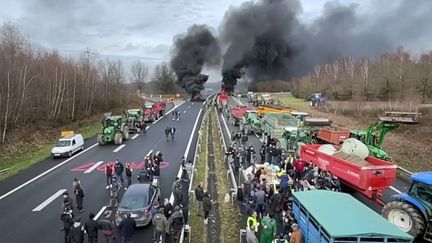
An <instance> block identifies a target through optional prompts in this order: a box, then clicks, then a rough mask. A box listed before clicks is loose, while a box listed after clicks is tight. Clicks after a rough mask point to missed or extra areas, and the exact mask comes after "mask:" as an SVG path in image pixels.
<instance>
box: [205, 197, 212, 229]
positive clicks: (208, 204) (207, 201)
mask: <svg viewBox="0 0 432 243" xmlns="http://www.w3.org/2000/svg"><path fill="white" fill-rule="evenodd" d="M211 208H212V203H211V199H210V195H209V193H208V192H204V195H203V210H204V224H207V223H208V216H209V214H210V210H211Z"/></svg>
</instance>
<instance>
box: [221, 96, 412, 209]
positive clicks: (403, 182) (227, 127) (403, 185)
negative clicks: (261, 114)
mask: <svg viewBox="0 0 432 243" xmlns="http://www.w3.org/2000/svg"><path fill="white" fill-rule="evenodd" d="M229 105H232V106H236V105H247V106H252V104H251V103H248V102H247V99H245V98H234V97H230V100H229ZM218 117H219V121H220V122H221V127H222V130H223V133H224V137H225V141H226V143H227V146H229V144H230V143H231V141H230V134H231V133H232V132H233V131H238V130H239V127H238V126H232V125H231V124H230V123H229V122H228V120H227V119H226V117H224V118H222V115H221V114H220V113H219V116H218ZM227 131H229V132H227ZM249 144H252V145H253V146H254V149H255V151H256V153H257V158H258V160H260V156H259V151H260V148H261V145H262V142H261V141H260V138H258V137H257V136H256V135H255V134H253V135H249V138H248V146H249ZM237 181H238V180H237ZM408 189H409V181H408V180H407V179H406V178H402V177H398V178H397V179H396V181H395V183H394V184H393V186H392V187H391V188H389V189H387V190H385V191H384V195H383V201H384V202H389V201H391V200H392V195H395V194H398V193H400V192H407V190H408ZM353 196H354V197H355V198H357V199H358V200H360V201H362V202H363V203H364V204H366V205H367V206H368V207H370V208H372V209H374V210H375V211H377V212H379V213H380V210H381V207H380V206H379V205H377V204H375V203H374V202H372V201H370V200H368V199H367V198H366V197H364V196H363V195H361V194H359V193H354V194H353Z"/></svg>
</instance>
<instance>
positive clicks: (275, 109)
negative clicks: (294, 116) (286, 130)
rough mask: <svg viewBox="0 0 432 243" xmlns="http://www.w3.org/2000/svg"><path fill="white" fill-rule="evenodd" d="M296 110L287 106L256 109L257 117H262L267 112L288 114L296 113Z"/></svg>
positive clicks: (268, 106) (263, 106)
mask: <svg viewBox="0 0 432 243" xmlns="http://www.w3.org/2000/svg"><path fill="white" fill-rule="evenodd" d="M296 111H297V110H296V109H294V108H291V107H288V106H280V105H259V106H258V108H257V115H258V116H261V117H262V116H264V115H265V113H268V112H279V113H286V114H290V113H292V112H296Z"/></svg>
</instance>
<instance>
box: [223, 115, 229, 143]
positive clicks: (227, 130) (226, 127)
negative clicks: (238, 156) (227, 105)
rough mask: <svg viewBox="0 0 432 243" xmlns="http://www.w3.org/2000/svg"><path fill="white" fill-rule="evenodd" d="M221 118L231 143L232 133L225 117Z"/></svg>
mask: <svg viewBox="0 0 432 243" xmlns="http://www.w3.org/2000/svg"><path fill="white" fill-rule="evenodd" d="M221 117H222V121H223V123H224V126H225V129H226V132H227V133H228V138H229V139H230V141H231V133H230V131H229V129H228V126H227V124H226V121H225V117H224V116H223V115H222V116H221Z"/></svg>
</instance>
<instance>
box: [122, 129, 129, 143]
mask: <svg viewBox="0 0 432 243" xmlns="http://www.w3.org/2000/svg"><path fill="white" fill-rule="evenodd" d="M123 139H124V140H128V139H129V127H128V126H124V127H123Z"/></svg>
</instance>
